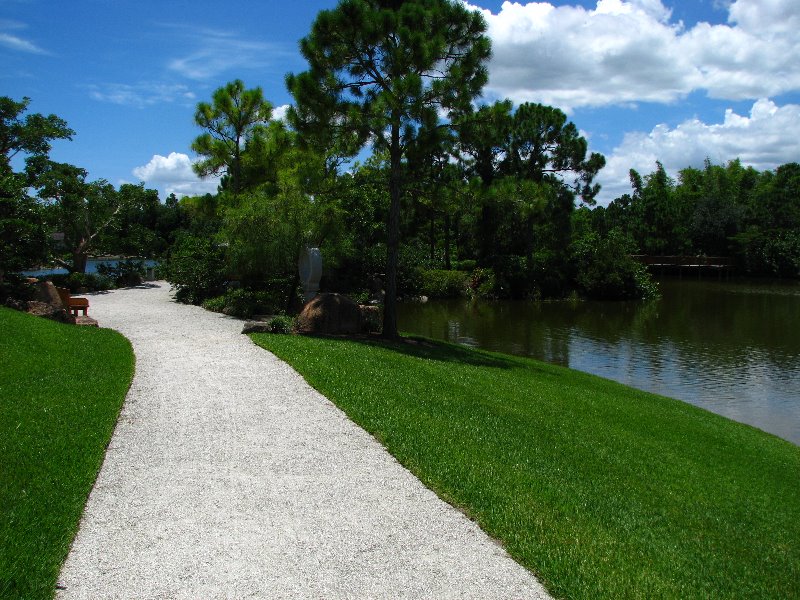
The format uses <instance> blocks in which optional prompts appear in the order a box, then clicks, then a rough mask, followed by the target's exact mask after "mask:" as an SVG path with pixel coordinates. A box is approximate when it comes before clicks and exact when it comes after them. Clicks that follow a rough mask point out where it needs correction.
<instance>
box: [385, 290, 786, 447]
mask: <svg viewBox="0 0 800 600" xmlns="http://www.w3.org/2000/svg"><path fill="white" fill-rule="evenodd" d="M660 285H661V291H662V298H661V299H659V300H655V301H652V302H646V303H642V302H540V303H527V302H469V301H461V300H455V301H453V300H450V301H431V302H428V303H426V304H411V303H407V304H405V303H404V304H401V305H400V306H399V314H398V325H399V328H400V330H401V331H406V332H413V333H416V334H418V335H423V336H427V337H431V338H437V339H442V340H447V341H452V342H458V343H462V344H466V345H469V346H474V347H478V348H484V349H488V350H495V351H499V352H506V353H510V354H518V355H521V356H529V357H532V358H536V359H539V360H544V361H547V362H552V363H556V364H560V365H563V366H567V367H571V368H573V369H579V370H581V371H587V372H589V373H594V374H596V375H600V376H602V377H607V378H609V379H614V380H616V381H620V382H622V383H625V384H627V385H630V386H632V387H636V388H640V389H643V390H647V391H650V392H655V393H658V394H662V395H664V396H671V397H673V398H679V399H681V400H684V401H686V402H689V403H691V404H695V405H697V406H700V407H702V408H705V409H707V410H710V411H713V412H715V413H718V414H721V415H724V416H726V417H729V418H731V419H735V420H737V421H741V422H743V423H748V424H750V425H753V426H755V427H758V428H760V429H763V430H764V431H768V432H770V433H773V434H775V435H778V436H780V437H782V438H784V439H787V440H789V441H791V442H794V443H795V444H798V445H800V285H798V284H796V283H792V284H765V283H742V282H720V281H705V280H703V281H696V280H662V281H661V282H660Z"/></svg>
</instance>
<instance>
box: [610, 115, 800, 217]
mask: <svg viewBox="0 0 800 600" xmlns="http://www.w3.org/2000/svg"><path fill="white" fill-rule="evenodd" d="M799 157H800V105H798V104H786V105H784V106H777V105H776V104H775V103H774V102H772V101H771V100H767V99H761V100H758V101H756V102H755V103H754V104H753V106H752V108H751V109H750V114H749V115H747V116H742V115H738V114H736V113H735V112H733V110H731V109H728V110H726V111H725V116H724V119H723V121H722V122H721V123H713V124H706V123H703V122H702V121H699V120H697V119H692V120H688V121H684V122H683V123H681V124H680V125H678V126H677V127H675V128H670V127H668V126H666V125H663V124H662V125H657V126H656V127H654V128H653V129H652V131H650V132H649V133H644V132H632V133H627V134H625V137H624V138H623V141H622V143H621V144H620V145H619V146H617V147H616V148H614V150H613V152H612V153H611V155H610V156H609V157H607V164H606V167H605V168H604V169H603V170H602V171H601V172H600V174H599V175H598V182H599V183H600V184H602V186H603V190H602V192H601V196H600V198H598V200H599V202H600V203H601V204H607V203H608V202H610V201H611V200H613V199H614V198H616V197H618V196H620V195H622V194H626V193H630V192H631V188H630V183H629V180H628V172H629V170H630V169H631V168H633V169H636V170H637V171H639V173H640V174H642V175H644V174H647V173H650V172H652V171H654V170H655V163H656V161H657V160H659V161H661V163H662V164H663V165H664V168H665V169H666V170H667V172H669V173H670V174H671V175H673V176H675V175H676V174H677V172H678V171H679V170H680V169H683V168H685V167H702V166H703V161H705V159H706V158H709V159H711V161H712V162H714V163H715V164H725V163H727V162H728V161H729V160H732V159H735V158H739V159H741V161H742V163H743V164H745V165H748V166H752V167H755V168H756V169H758V170H760V171H763V170H768V169H770V170H771V169H775V168H777V167H778V166H779V165H781V164H785V163H788V162H793V161H797V160H798V158H799Z"/></svg>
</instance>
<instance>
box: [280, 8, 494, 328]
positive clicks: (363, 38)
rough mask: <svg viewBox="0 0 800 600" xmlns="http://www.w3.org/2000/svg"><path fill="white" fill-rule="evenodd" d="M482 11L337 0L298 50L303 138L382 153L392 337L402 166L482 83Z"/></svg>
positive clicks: (387, 315) (293, 81)
mask: <svg viewBox="0 0 800 600" xmlns="http://www.w3.org/2000/svg"><path fill="white" fill-rule="evenodd" d="M485 31H486V23H485V22H484V20H483V17H482V16H481V15H480V13H478V12H474V11H470V10H469V9H467V8H466V7H465V6H464V5H463V4H461V3H460V2H456V1H455V0H405V1H403V2H398V1H396V0H394V1H393V0H342V1H341V2H340V3H339V5H338V6H337V7H336V8H335V9H332V10H324V11H321V12H320V13H319V15H318V16H317V18H316V20H315V21H314V24H313V25H312V29H311V33H310V34H309V35H308V36H307V37H306V38H304V39H303V40H302V41H301V42H300V50H301V52H302V54H303V56H304V57H305V59H306V60H307V61H308V64H309V69H308V70H307V71H305V72H303V73H300V74H296V75H295V74H290V75H289V76H288V77H287V85H288V87H289V89H290V90H291V91H292V93H293V95H294V97H295V101H296V106H295V107H294V109H293V110H292V111H291V112H290V119H291V122H292V124H293V125H294V126H295V127H296V128H297V130H298V131H299V132H300V133H301V135H305V136H309V137H311V138H315V137H316V138H319V137H322V138H326V139H328V140H336V139H343V140H345V141H346V142H347V143H343V144H339V147H340V148H342V149H343V151H349V152H351V153H354V152H355V151H357V150H358V149H359V147H360V146H363V145H364V144H365V143H366V142H367V141H371V142H372V144H373V147H374V148H375V149H376V150H378V151H382V150H385V151H386V152H388V157H389V178H388V188H389V197H390V207H389V214H388V220H387V227H386V238H387V261H386V303H385V307H384V323H383V334H384V336H387V337H394V336H396V335H397V315H396V295H397V260H398V248H399V235H400V205H401V196H402V184H403V182H402V163H403V160H404V159H406V158H407V157H408V154H409V152H410V150H411V149H412V148H413V147H414V146H415V145H418V144H419V143H420V142H421V141H422V140H423V139H424V136H420V131H421V130H424V129H431V128H436V127H443V126H445V124H444V123H442V119H441V117H442V116H443V115H446V116H448V117H450V118H451V119H452V118H453V117H454V116H455V115H456V114H458V113H460V112H466V111H467V110H468V109H469V106H470V103H471V102H472V100H473V99H474V98H475V97H476V96H477V95H478V94H480V92H481V90H482V88H483V86H484V84H485V83H486V80H487V72H486V67H485V61H486V60H487V59H488V58H489V56H490V52H491V51H490V42H489V39H488V38H487V37H486V36H485V35H484V33H485Z"/></svg>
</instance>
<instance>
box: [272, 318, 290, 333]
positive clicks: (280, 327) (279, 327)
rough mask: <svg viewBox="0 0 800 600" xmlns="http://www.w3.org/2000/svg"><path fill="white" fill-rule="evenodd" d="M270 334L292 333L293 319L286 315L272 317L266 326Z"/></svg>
mask: <svg viewBox="0 0 800 600" xmlns="http://www.w3.org/2000/svg"><path fill="white" fill-rule="evenodd" d="M267 327H268V328H269V330H270V332H272V333H284V334H285V333H292V331H293V330H294V319H293V318H292V317H289V316H286V315H278V316H276V317H272V318H271V319H270V320H269V323H268V324H267Z"/></svg>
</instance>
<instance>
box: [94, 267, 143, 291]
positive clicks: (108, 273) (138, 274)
mask: <svg viewBox="0 0 800 600" xmlns="http://www.w3.org/2000/svg"><path fill="white" fill-rule="evenodd" d="M97 272H98V273H99V274H100V275H102V276H103V277H107V278H108V279H110V280H111V281H113V282H114V284H115V285H116V286H117V287H130V286H135V285H141V283H142V278H143V277H144V263H143V262H142V261H140V260H139V261H133V260H125V261H119V262H117V264H115V265H112V264H106V263H100V264H99V265H97Z"/></svg>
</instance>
